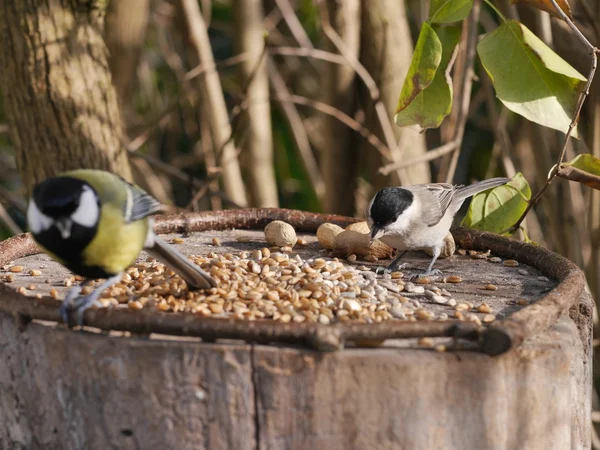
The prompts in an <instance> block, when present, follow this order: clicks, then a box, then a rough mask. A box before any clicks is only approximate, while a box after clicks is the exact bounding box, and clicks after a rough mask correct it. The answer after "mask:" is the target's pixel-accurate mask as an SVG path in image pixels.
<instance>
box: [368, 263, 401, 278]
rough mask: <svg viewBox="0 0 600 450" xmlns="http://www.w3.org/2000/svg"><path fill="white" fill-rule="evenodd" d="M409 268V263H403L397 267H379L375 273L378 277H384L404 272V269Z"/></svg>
mask: <svg viewBox="0 0 600 450" xmlns="http://www.w3.org/2000/svg"><path fill="white" fill-rule="evenodd" d="M408 267H409V265H408V263H402V264H399V265H397V266H393V265H391V264H390V265H389V266H387V267H378V268H377V269H375V273H376V274H377V275H383V274H386V273H392V272H398V271H399V270H404V269H407V268H408Z"/></svg>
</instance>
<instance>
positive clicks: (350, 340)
mask: <svg viewBox="0 0 600 450" xmlns="http://www.w3.org/2000/svg"><path fill="white" fill-rule="evenodd" d="M274 219H281V220H286V221H288V222H290V223H292V224H293V225H294V226H295V228H296V229H297V230H298V231H299V233H300V234H301V235H302V236H304V237H305V238H306V239H307V240H308V241H309V245H308V246H307V247H306V248H305V249H303V250H301V251H302V252H305V253H306V254H311V253H312V254H316V253H317V252H318V245H317V244H316V243H314V242H315V237H314V232H315V230H316V227H317V226H318V225H319V224H320V223H322V222H324V221H329V222H336V223H339V224H341V225H345V224H348V223H351V222H352V221H354V220H355V219H350V218H344V217H339V216H324V215H317V214H311V213H303V212H299V211H289V210H278V209H262V210H242V211H227V212H218V213H214V212H211V213H198V214H189V215H185V216H184V215H178V216H166V217H163V218H159V219H158V220H157V224H156V228H157V230H158V231H159V232H161V233H171V234H172V236H180V235H181V233H184V235H185V236H186V238H185V244H183V245H182V246H180V247H179V248H181V249H182V251H183V252H184V253H202V252H208V251H209V249H210V250H212V251H218V252H239V251H240V250H242V249H251V248H260V247H264V245H265V244H264V236H263V234H262V232H261V231H256V230H262V228H263V227H264V225H266V223H268V222H269V221H270V220H274ZM240 234H247V235H248V236H249V237H250V242H248V243H240V242H238V241H237V240H236V237H237V236H239V235H240ZM215 236H218V237H219V238H220V240H221V242H222V246H221V247H219V248H218V249H215V248H213V247H210V242H211V240H212V238H213V237H215ZM454 237H455V240H456V242H457V244H459V245H460V246H461V247H462V248H465V249H478V250H482V251H485V250H488V249H489V250H491V253H492V254H493V255H495V256H499V257H502V258H510V259H516V260H518V261H520V265H519V267H518V268H514V267H506V266H503V265H502V264H493V263H491V262H489V261H487V260H482V259H471V258H470V257H469V256H468V255H466V256H460V255H457V256H455V257H453V258H450V259H446V260H441V261H440V263H439V268H440V269H441V270H442V271H444V272H447V273H448V274H453V273H460V274H461V276H462V278H463V280H464V281H463V283H461V284H458V285H450V284H449V283H448V284H445V285H444V287H445V288H446V289H448V290H449V291H450V292H451V293H452V294H453V295H454V296H456V297H457V298H459V297H460V298H464V299H468V300H469V301H471V302H477V301H481V299H484V300H486V301H487V302H488V303H489V304H490V305H491V306H492V308H493V309H494V311H496V314H497V316H498V320H497V321H495V322H493V323H492V324H490V325H486V324H484V326H482V327H479V326H474V325H473V324H468V323H464V322H459V321H456V320H446V321H429V322H427V321H426V322H421V321H419V322H408V321H399V320H391V321H388V322H386V323H380V324H376V323H372V324H369V323H365V324H349V323H337V324H332V325H320V324H291V323H290V324H281V323H275V322H273V321H269V320H263V321H256V322H247V321H241V320H228V319H206V318H198V317H196V316H194V315H192V314H180V313H163V312H160V311H158V310H156V311H145V310H142V311H129V310H121V309H112V308H106V309H96V310H88V311H86V314H85V320H86V324H87V325H89V326H86V327H84V328H83V329H68V328H67V327H66V326H65V325H63V324H57V321H58V317H59V314H58V306H59V302H58V301H56V300H54V299H52V298H50V297H49V296H48V292H49V291H50V289H51V288H55V289H57V290H60V291H66V287H64V286H63V283H62V281H63V279H64V278H65V276H66V275H67V273H68V272H67V271H66V270H65V269H63V268H62V267H61V266H59V265H58V264H56V263H54V262H52V261H50V260H49V259H48V258H47V257H46V256H43V255H39V254H36V253H37V249H36V247H35V244H34V243H33V242H32V240H31V239H30V237H29V236H28V235H21V236H17V237H15V238H12V239H9V240H8V241H5V242H3V243H0V267H2V266H4V268H6V266H7V265H9V263H10V264H11V265H12V264H18V265H21V266H23V267H24V268H25V270H24V271H23V272H20V273H16V274H14V281H12V282H9V283H0V359H1V360H2V361H3V363H2V364H0V448H1V449H7V450H8V449H44V450H51V449H107V448H119V449H134V448H142V449H161V450H162V449H178V450H186V449H190V450H191V449H199V448H205V449H211V450H212V449H307V448H310V449H334V448H345V449H361V450H362V449H457V450H458V449H460V450H465V449H478V450H479V449H517V448H526V449H528V450H530V449H533V450H535V449H543V450H547V449H560V450H563V449H580V448H589V446H590V424H591V420H590V410H591V387H592V385H591V379H592V378H591V354H592V351H591V327H592V301H591V298H590V296H589V295H588V294H587V293H586V292H585V291H584V289H583V288H584V278H583V275H582V274H581V272H580V271H579V269H577V268H576V267H575V266H574V265H573V264H572V263H571V262H569V261H568V260H566V259H564V258H562V257H560V256H558V255H556V254H553V253H551V252H549V251H547V250H545V249H542V248H539V247H534V246H531V245H527V244H522V243H517V242H513V241H509V240H507V239H504V238H501V237H498V236H493V235H488V234H486V233H479V232H474V231H472V230H464V229H458V230H455V231H454ZM143 257H145V256H143ZM425 258H426V257H425V256H420V255H419V254H416V253H415V254H414V255H413V256H412V257H411V258H409V259H408V261H409V262H414V263H415V264H416V265H424V264H426V259H425ZM42 266H43V268H44V269H43V270H44V278H46V277H47V278H49V284H39V280H36V284H37V286H36V287H35V288H34V289H31V290H26V291H27V292H25V295H24V290H23V289H19V288H21V287H26V286H28V285H29V284H30V283H31V282H32V277H31V276H29V275H28V273H29V270H30V269H37V268H39V267H42ZM436 267H438V266H436ZM0 273H1V272H0ZM487 283H493V284H494V285H496V286H497V287H498V289H497V290H496V291H489V290H484V289H482V286H484V284H487ZM439 286H441V284H439ZM17 290H19V291H20V292H17ZM35 293H41V294H43V295H42V298H36V297H35V296H34V295H33V294H35ZM424 301H426V300H424ZM439 307H440V308H444V307H446V308H447V306H444V305H441V306H439ZM426 336H427V337H430V338H431V339H432V342H433V347H423V345H420V344H419V343H421V344H422V343H423V341H422V340H420V341H419V338H422V337H426ZM438 343H442V344H444V345H445V346H446V348H447V351H444V352H439V351H436V350H435V348H436V347H437V348H438V349H440V347H438V346H437V344H438ZM374 344H378V346H377V347H376V348H372V347H370V346H372V345H374ZM367 345H369V347H367ZM342 347H343V349H342ZM331 350H337V351H331Z"/></svg>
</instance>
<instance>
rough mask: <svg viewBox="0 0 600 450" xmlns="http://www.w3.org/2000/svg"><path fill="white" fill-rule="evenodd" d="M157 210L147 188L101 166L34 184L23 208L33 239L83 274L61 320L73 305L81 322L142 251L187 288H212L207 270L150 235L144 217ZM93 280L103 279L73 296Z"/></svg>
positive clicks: (147, 219)
mask: <svg viewBox="0 0 600 450" xmlns="http://www.w3.org/2000/svg"><path fill="white" fill-rule="evenodd" d="M160 209H161V204H160V203H159V202H158V201H156V200H155V199H154V198H153V197H151V196H150V195H148V194H147V193H146V192H144V191H143V190H141V189H140V188H138V187H137V186H134V185H133V184H131V183H129V182H127V181H125V180H124V179H123V178H121V177H119V176H117V175H114V174H111V173H109V172H105V171H102V170H90V169H80V170H73V171H70V172H65V173H62V174H60V175H58V176H54V177H51V178H47V179H45V180H44V181H42V182H41V183H39V184H37V185H36V186H35V187H34V189H33V195H32V196H31V199H30V201H29V206H28V208H27V222H28V226H29V230H30V231H31V234H32V236H33V238H34V240H35V241H36V243H37V244H38V245H39V247H40V248H41V249H42V250H44V251H45V252H46V253H48V254H49V255H50V256H51V257H52V258H54V259H56V260H57V261H58V262H60V263H61V264H63V265H64V266H65V267H67V268H68V269H69V270H71V271H72V272H74V273H75V274H77V275H80V276H82V277H85V280H84V282H83V283H82V284H81V285H80V286H77V287H75V288H73V289H72V290H71V291H70V292H69V293H68V294H67V296H66V297H65V299H64V301H63V302H62V305H61V308H60V312H61V317H62V319H63V320H64V321H65V322H67V321H68V311H69V309H74V310H76V311H77V318H78V323H79V324H80V325H81V323H82V320H83V313H84V311H85V310H86V309H87V308H89V307H90V306H92V305H94V304H97V300H98V298H99V296H100V294H101V293H102V291H104V290H105V289H107V288H108V287H110V286H112V285H113V284H115V283H117V282H118V281H120V280H121V277H122V275H123V272H124V271H125V270H126V269H127V268H128V267H129V266H131V265H132V264H133V263H134V261H135V259H136V258H137V256H138V255H139V254H140V252H141V251H142V249H144V250H145V251H146V252H148V253H149V254H150V255H151V256H153V257H154V258H156V259H158V260H161V261H162V262H164V263H165V264H166V265H167V266H169V267H170V268H171V269H173V270H174V271H175V272H177V273H178V274H179V275H180V276H181V277H182V278H183V279H184V280H185V281H186V283H187V285H188V288H189V289H194V290H195V289H208V288H211V287H215V286H216V282H215V280H214V279H213V278H212V277H211V276H210V275H209V274H208V273H206V272H205V271H204V270H202V269H201V268H200V267H198V266H197V265H195V264H193V263H192V262H191V261H190V260H189V259H187V258H186V257H185V256H184V255H182V254H181V253H179V252H178V251H176V250H175V249H174V248H173V247H172V246H170V245H169V244H167V243H166V242H165V241H164V240H162V239H160V238H159V237H158V236H157V235H156V234H155V233H154V230H153V229H152V219H151V218H150V217H149V216H150V215H151V214H153V213H155V212H158V211H160ZM96 278H104V279H106V281H105V282H103V283H102V284H100V286H99V287H98V288H96V289H95V290H94V291H93V292H92V293H91V294H89V295H86V296H81V297H79V298H77V296H78V295H79V294H80V291H81V288H82V287H83V286H84V285H86V284H89V283H90V282H91V281H92V280H94V279H96ZM76 298H77V299H76Z"/></svg>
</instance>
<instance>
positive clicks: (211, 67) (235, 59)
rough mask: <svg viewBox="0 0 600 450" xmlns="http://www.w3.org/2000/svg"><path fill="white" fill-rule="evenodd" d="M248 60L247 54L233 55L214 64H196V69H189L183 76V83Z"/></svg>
mask: <svg viewBox="0 0 600 450" xmlns="http://www.w3.org/2000/svg"><path fill="white" fill-rule="evenodd" d="M248 59H250V55H249V54H248V53H240V54H238V55H234V56H232V57H230V58H227V59H224V60H223V61H219V62H217V63H214V64H202V63H200V64H198V65H197V66H196V67H194V68H193V69H191V70H190V71H189V72H187V73H186V74H185V78H184V79H185V81H191V80H193V79H194V78H197V77H199V76H200V75H204V74H205V73H207V72H216V71H217V70H218V69H226V68H228V67H233V66H235V65H237V64H240V63H242V62H244V61H247V60H248Z"/></svg>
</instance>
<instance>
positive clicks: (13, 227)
mask: <svg viewBox="0 0 600 450" xmlns="http://www.w3.org/2000/svg"><path fill="white" fill-rule="evenodd" d="M0 222H2V223H4V225H6V228H8V230H9V231H10V232H11V233H13V234H21V233H22V232H23V230H21V228H19V225H17V224H16V223H15V221H14V220H12V217H10V215H9V214H8V211H6V209H4V206H2V203H0Z"/></svg>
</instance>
